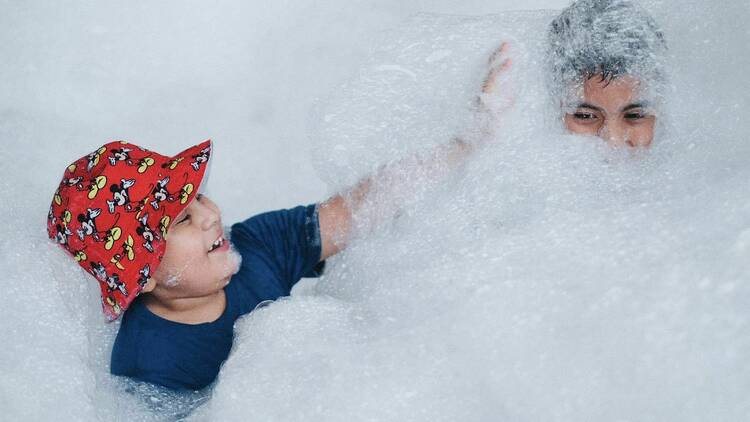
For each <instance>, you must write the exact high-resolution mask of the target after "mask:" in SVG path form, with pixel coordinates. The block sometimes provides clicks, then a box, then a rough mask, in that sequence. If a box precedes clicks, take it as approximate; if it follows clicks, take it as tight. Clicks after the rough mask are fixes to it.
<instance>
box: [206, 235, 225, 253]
mask: <svg viewBox="0 0 750 422" xmlns="http://www.w3.org/2000/svg"><path fill="white" fill-rule="evenodd" d="M224 242H226V240H225V239H224V236H220V237H219V238H218V239H216V240H215V241H214V243H213V244H211V248H210V249H209V250H208V252H213V251H214V250H216V249H218V248H220V247H222V246H223V245H224Z"/></svg>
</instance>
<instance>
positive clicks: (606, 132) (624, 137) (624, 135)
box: [599, 121, 635, 147]
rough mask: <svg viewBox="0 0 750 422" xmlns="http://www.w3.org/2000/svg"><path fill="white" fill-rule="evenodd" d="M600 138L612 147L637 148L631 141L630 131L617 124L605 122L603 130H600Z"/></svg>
mask: <svg viewBox="0 0 750 422" xmlns="http://www.w3.org/2000/svg"><path fill="white" fill-rule="evenodd" d="M599 137H600V138H602V139H603V140H604V141H605V142H607V143H608V144H609V145H612V146H616V147H620V146H624V145H627V146H630V147H634V146H635V143H633V141H632V140H631V139H630V133H629V131H628V129H627V128H626V127H624V126H623V125H620V124H618V123H617V122H612V121H608V122H605V123H604V125H602V127H601V129H599Z"/></svg>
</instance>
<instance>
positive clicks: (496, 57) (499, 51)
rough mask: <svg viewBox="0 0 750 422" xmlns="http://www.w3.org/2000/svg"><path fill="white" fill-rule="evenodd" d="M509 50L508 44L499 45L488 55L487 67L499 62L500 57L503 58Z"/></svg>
mask: <svg viewBox="0 0 750 422" xmlns="http://www.w3.org/2000/svg"><path fill="white" fill-rule="evenodd" d="M509 48H510V45H509V43H507V42H503V43H501V44H500V47H498V48H497V49H496V50H495V51H493V52H492V54H490V58H489V61H488V63H489V65H490V66H492V64H493V63H495V62H496V61H497V60H499V59H500V58H501V57H502V56H504V55H505V54H506V53H507V52H508V50H509Z"/></svg>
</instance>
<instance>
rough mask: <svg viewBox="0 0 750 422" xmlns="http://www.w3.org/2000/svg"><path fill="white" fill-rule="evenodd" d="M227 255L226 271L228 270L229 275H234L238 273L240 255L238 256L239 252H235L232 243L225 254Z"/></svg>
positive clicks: (240, 261) (240, 262)
mask: <svg viewBox="0 0 750 422" xmlns="http://www.w3.org/2000/svg"><path fill="white" fill-rule="evenodd" d="M226 254H227V264H226V265H227V269H228V270H229V274H230V275H235V274H237V273H238V272H239V271H240V264H242V255H240V253H239V252H237V249H235V248H234V244H233V243H231V242H230V243H229V250H228V251H227V252H226Z"/></svg>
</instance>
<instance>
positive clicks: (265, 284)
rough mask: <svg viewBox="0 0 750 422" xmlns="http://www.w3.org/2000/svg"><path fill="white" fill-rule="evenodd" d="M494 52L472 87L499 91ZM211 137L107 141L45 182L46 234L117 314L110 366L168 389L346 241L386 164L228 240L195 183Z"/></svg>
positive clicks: (440, 163) (441, 157)
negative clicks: (152, 147)
mask: <svg viewBox="0 0 750 422" xmlns="http://www.w3.org/2000/svg"><path fill="white" fill-rule="evenodd" d="M506 53H507V48H506V47H501V49H500V50H498V52H496V53H495V54H494V55H493V60H492V62H491V71H490V73H489V76H488V78H487V80H486V81H485V84H484V86H483V93H484V94H485V95H483V96H482V97H483V98H488V97H491V96H498V93H500V94H502V89H501V88H500V83H498V82H497V81H498V80H499V79H497V78H498V75H499V74H501V73H503V72H504V71H505V70H506V69H507V68H508V67H509V66H510V60H509V59H508V58H507V55H506ZM500 97H501V98H500V99H501V100H502V95H500ZM494 103H495V104H504V106H507V105H508V104H509V103H510V102H509V101H497V102H494ZM484 111H485V112H490V113H489V114H491V112H500V111H502V110H500V109H498V108H494V109H493V108H492V106H491V105H490V106H489V107H485V108H484ZM476 146H477V144H476V143H469V142H466V141H462V140H458V139H456V140H454V141H453V142H451V143H449V144H446V145H444V146H442V147H440V148H437V149H436V150H435V151H433V152H432V153H431V155H430V156H429V157H427V159H423V160H420V172H421V174H422V175H423V176H427V177H430V178H432V177H439V176H443V175H445V174H447V173H448V171H447V170H449V169H450V168H452V167H455V166H456V165H457V164H458V163H461V162H463V161H464V159H465V158H466V157H467V156H468V155H469V154H470V153H471V152H472V151H474V150H475V147H476ZM211 148H212V145H211V142H210V141H205V142H203V143H201V144H199V145H196V146H194V147H191V148H188V149H186V150H185V151H183V152H181V153H179V154H177V155H175V156H173V157H168V156H164V155H161V154H159V153H156V152H154V151H149V150H147V149H145V148H142V147H139V146H137V145H133V144H129V143H126V142H110V143H108V144H106V145H103V146H102V147H100V148H99V149H97V150H96V151H94V152H92V153H91V154H88V155H86V156H83V157H81V158H79V159H78V160H76V161H75V162H74V163H73V164H71V165H70V166H68V167H67V169H66V170H65V172H64V175H63V179H62V181H61V183H60V185H59V187H58V189H57V191H56V192H55V194H54V197H53V201H52V205H51V207H50V210H49V214H48V221H47V230H48V234H49V236H50V238H51V239H55V240H56V242H57V243H59V244H60V245H61V246H62V247H63V248H64V249H65V250H66V251H67V252H68V253H69V254H70V255H71V256H72V257H73V258H74V259H75V260H76V261H77V262H78V263H79V264H80V265H81V266H82V267H83V268H84V269H85V270H86V271H87V272H89V273H90V274H91V275H92V276H94V277H95V278H96V279H97V280H98V281H99V284H100V287H101V295H102V306H103V309H104V313H105V315H106V317H107V318H108V319H109V320H115V319H117V318H119V317H120V316H122V323H121V325H120V328H119V332H118V334H117V338H116V340H115V343H114V347H113V350H112V360H111V372H112V373H113V374H115V375H124V376H128V377H131V378H134V379H138V380H141V381H147V382H150V383H154V384H159V385H162V386H165V387H168V388H172V389H183V390H198V389H202V388H204V387H206V386H208V385H210V384H211V383H212V382H213V381H214V379H215V378H216V376H217V374H218V372H219V369H220V367H221V364H222V363H223V362H224V361H225V360H226V358H227V357H228V355H229V351H230V349H231V346H232V339H233V326H234V322H235V321H236V320H237V318H239V317H240V316H242V315H244V314H247V313H249V312H251V311H253V309H255V308H256V307H257V306H259V305H261V304H263V303H264V302H266V301H270V300H275V299H277V298H279V297H282V296H286V295H288V294H289V293H290V291H291V289H292V286H294V284H295V283H296V282H297V281H299V279H300V278H302V277H306V276H316V275H318V274H320V271H321V270H322V268H323V263H324V262H325V260H326V258H328V257H330V256H332V255H334V254H335V253H337V252H338V251H339V250H340V249H341V248H343V247H345V246H346V240H347V238H348V236H349V233H350V231H351V227H352V215H353V213H354V212H355V211H356V210H357V208H358V207H359V206H360V205H361V204H362V203H363V202H364V201H368V200H373V198H372V196H373V195H374V194H373V192H374V191H377V189H376V188H375V187H374V185H375V184H376V183H374V182H378V183H377V184H378V185H379V184H381V183H380V182H382V181H384V180H388V181H391V182H392V181H393V180H392V176H394V174H393V173H392V170H394V168H390V169H388V168H386V169H385V170H383V171H381V172H380V173H378V174H376V175H374V176H373V177H371V178H369V179H366V180H364V181H363V182H361V183H359V184H358V185H357V186H355V187H354V188H352V189H351V190H350V191H349V192H345V193H342V194H339V195H335V196H333V197H332V198H330V199H328V200H326V201H325V202H322V203H320V204H311V205H307V206H298V207H296V208H292V209H287V210H279V211H274V212H268V213H264V214H260V215H257V216H254V217H252V218H249V219H247V220H245V221H241V222H238V223H236V224H234V225H232V226H231V233H230V236H229V239H231V243H230V241H229V240H228V239H227V237H226V234H225V233H224V232H223V225H222V221H221V213H220V210H219V208H218V207H217V206H216V204H214V203H213V202H212V201H211V200H210V199H209V198H208V197H207V196H205V195H202V194H200V193H198V192H199V190H200V185H201V182H202V180H203V175H204V172H205V170H206V166H207V165H208V163H209V160H210V157H211ZM404 165H406V164H405V163H404V162H401V163H396V164H395V167H396V170H398V167H399V166H401V167H403V166H404ZM396 173H398V172H396ZM401 182H403V183H404V184H408V183H410V182H411V183H413V181H409V180H402V181H401ZM381 194H382V192H381ZM386 196H387V192H386ZM379 198H380V197H379Z"/></svg>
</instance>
